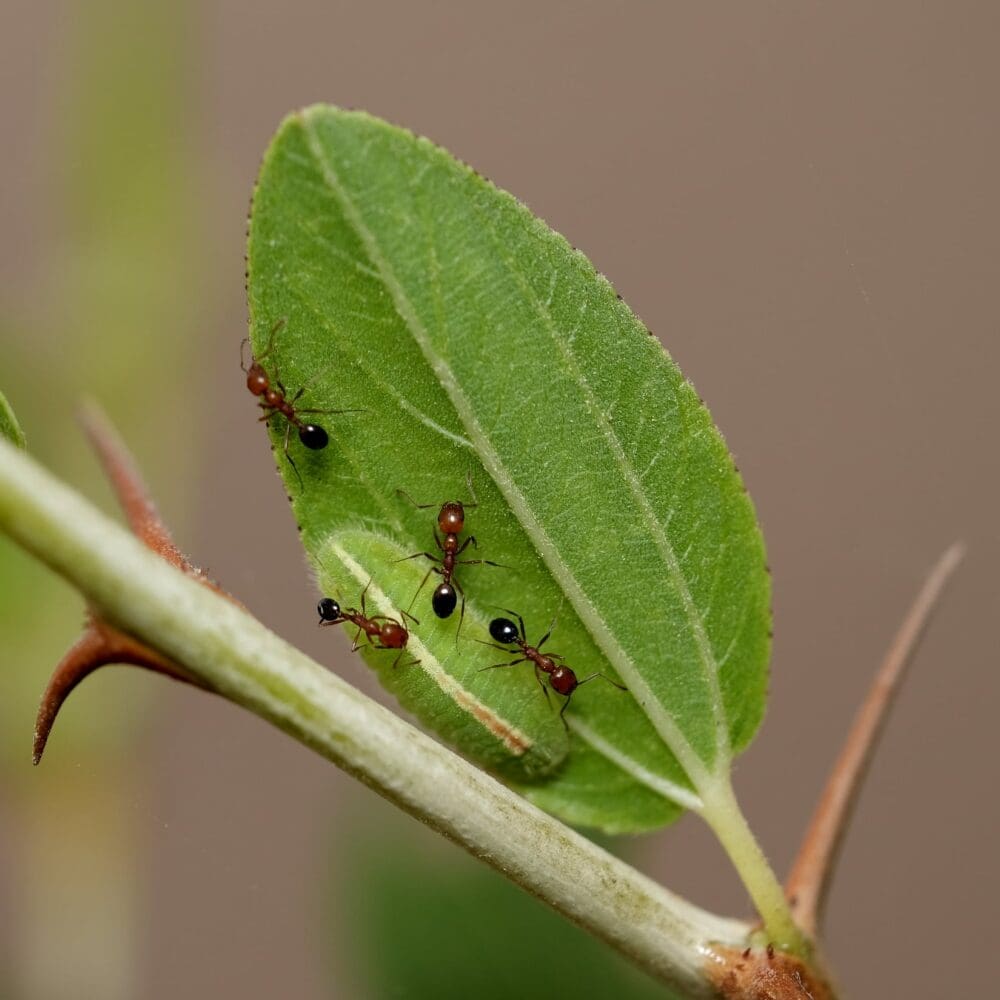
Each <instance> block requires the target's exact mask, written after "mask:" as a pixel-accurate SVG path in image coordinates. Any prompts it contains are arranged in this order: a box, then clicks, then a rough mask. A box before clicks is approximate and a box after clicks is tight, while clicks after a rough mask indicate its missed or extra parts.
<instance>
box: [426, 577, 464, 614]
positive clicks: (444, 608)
mask: <svg viewBox="0 0 1000 1000" xmlns="http://www.w3.org/2000/svg"><path fill="white" fill-rule="evenodd" d="M456 604H458V594H457V593H456V591H455V588H454V587H453V586H452V585H451V584H450V583H439V584H438V585H437V587H436V588H435V589H434V594H433V596H432V597H431V607H432V608H433V609H434V614H436V615H437V616H438V618H447V617H448V616H449V615H450V614H451V613H452V612H453V611H454V610H455V605H456Z"/></svg>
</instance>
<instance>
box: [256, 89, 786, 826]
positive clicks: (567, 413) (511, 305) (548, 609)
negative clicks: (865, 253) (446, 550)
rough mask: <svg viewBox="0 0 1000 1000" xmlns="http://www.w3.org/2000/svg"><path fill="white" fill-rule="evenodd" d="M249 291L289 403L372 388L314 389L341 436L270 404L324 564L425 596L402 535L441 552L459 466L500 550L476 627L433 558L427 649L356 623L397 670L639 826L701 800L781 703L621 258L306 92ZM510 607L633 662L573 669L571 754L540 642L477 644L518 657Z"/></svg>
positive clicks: (465, 495)
mask: <svg viewBox="0 0 1000 1000" xmlns="http://www.w3.org/2000/svg"><path fill="white" fill-rule="evenodd" d="M249 295H250V311H251V339H252V343H253V348H254V351H255V353H256V356H257V357H258V359H259V360H260V361H261V363H262V365H263V367H264V368H265V370H266V371H267V372H268V373H269V375H270V377H271V378H272V380H279V379H280V381H281V383H282V385H283V386H285V387H286V388H287V391H288V396H289V398H291V397H294V396H295V395H296V393H297V392H299V390H301V391H302V395H301V397H299V398H298V399H297V400H296V402H295V405H296V406H299V407H303V408H306V409H312V410H317V411H327V410H347V409H358V410H360V411H361V412H354V413H340V414H337V413H316V414H314V415H312V416H310V417H309V418H308V419H313V420H315V421H316V422H317V423H320V424H321V425H323V426H324V427H325V428H326V429H327V430H329V432H330V444H329V446H328V447H326V448H324V449H322V450H313V451H311V450H309V449H307V448H304V447H303V446H302V445H301V444H300V442H299V441H298V440H297V437H296V434H295V432H294V429H292V428H289V426H288V424H287V422H286V421H285V420H284V418H283V417H282V416H280V414H279V415H276V416H275V417H274V418H273V419H272V421H271V424H270V426H271V434H272V441H273V442H274V445H275V449H276V452H277V459H278V465H279V468H280V469H281V472H282V475H283V476H284V479H285V482H286V485H287V487H288V489H289V492H290V493H291V495H292V497H293V506H294V511H295V515H296V517H297V519H298V522H299V525H300V527H301V529H302V537H303V542H304V544H305V547H306V550H307V552H308V553H309V554H310V557H311V559H312V561H313V563H314V565H315V566H316V567H317V569H318V571H319V574H320V579H321V582H322V584H323V586H324V587H326V588H327V589H334V588H336V591H337V592H336V593H335V594H334V596H338V598H340V599H342V601H343V600H347V601H348V602H349V603H350V602H351V600H352V598H354V595H357V594H359V593H360V591H361V590H362V588H364V587H365V585H366V584H367V583H368V581H369V579H370V580H371V581H372V583H371V587H370V589H369V591H368V594H367V600H368V603H369V605H370V608H369V610H371V606H374V607H376V608H377V609H378V611H379V612H380V613H383V614H395V613H396V611H395V609H397V608H406V607H408V606H409V603H410V601H411V599H412V598H413V595H414V593H415V592H416V590H417V587H418V585H419V583H420V580H421V579H422V578H423V576H424V574H425V573H426V572H427V570H428V569H429V568H430V567H431V564H430V563H429V561H428V560H427V559H425V558H424V557H419V558H416V559H413V560H410V561H408V562H399V563H393V561H392V560H393V559H398V558H400V557H402V556H407V555H411V554H413V553H417V552H423V551H429V552H431V553H434V552H436V548H435V542H434V534H433V528H434V526H435V518H436V512H437V509H436V505H438V504H440V503H441V502H443V501H445V500H448V499H462V500H466V501H468V500H470V499H472V498H471V497H470V495H469V487H468V485H467V483H468V482H471V484H472V486H473V488H474V490H475V494H476V498H477V499H478V506H477V507H475V508H473V509H470V510H468V512H467V525H466V529H467V532H470V533H473V534H475V536H476V538H477V539H478V549H476V550H475V552H474V553H473V552H472V550H467V553H466V554H467V555H468V554H472V556H473V557H474V558H485V559H490V560H494V561H495V562H498V563H501V564H503V567H505V568H496V567H492V566H484V565H479V566H466V567H462V566H460V567H459V572H458V573H457V577H458V579H459V580H460V582H461V584H462V586H463V587H464V588H465V591H466V594H467V597H468V606H467V609H466V614H465V623H464V625H463V628H462V632H461V635H460V636H459V637H458V638H457V641H456V629H457V627H458V617H459V616H458V613H457V612H456V614H454V615H453V616H452V617H451V618H450V619H448V620H447V621H445V622H438V621H437V620H436V619H435V618H434V616H433V614H432V612H431V610H430V606H429V599H430V592H431V589H432V587H433V585H434V583H435V582H436V581H437V580H439V578H438V577H432V580H431V581H429V582H428V584H427V586H426V587H425V588H424V589H423V591H421V595H420V597H419V599H418V600H417V601H416V603H415V604H414V606H413V613H414V614H416V615H417V616H418V617H419V618H421V625H419V626H413V629H412V632H413V634H414V635H415V636H416V639H415V640H414V642H415V643H416V646H415V648H416V649H417V653H416V655H417V658H418V659H419V660H420V663H419V664H418V665H410V666H403V665H400V666H398V667H396V668H392V667H388V666H387V665H386V661H387V660H388V661H389V662H390V663H391V662H392V660H391V657H393V656H394V654H392V653H390V652H387V651H375V650H371V649H369V648H368V647H367V646H363V647H362V648H363V650H364V652H365V655H366V657H367V659H368V661H369V662H370V663H371V664H372V665H373V666H376V667H377V668H378V669H379V671H380V676H381V677H382V679H383V681H384V682H385V683H386V684H387V686H388V687H389V688H390V689H392V690H394V691H395V692H396V693H397V694H398V695H399V696H400V698H401V700H402V701H403V702H404V704H406V705H407V706H408V707H410V708H411V709H412V710H413V711H415V712H416V713H417V714H418V715H419V716H420V717H421V718H422V719H423V720H424V722H425V723H426V724H428V725H429V726H431V727H432V728H434V729H435V730H437V731H438V732H440V733H442V734H443V735H444V736H445V737H446V738H447V739H449V740H451V741H452V742H454V743H455V744H456V745H457V746H459V747H460V748H461V749H462V750H463V751H464V752H465V753H467V754H469V755H470V756H472V757H474V758H475V759H477V760H479V761H481V762H483V763H484V764H485V765H486V766H488V767H491V768H494V769H497V770H501V771H503V773H504V774H506V775H507V776H508V778H511V779H515V780H522V781H531V782H534V784H533V785H532V786H531V788H530V790H527V789H526V790H527V791H528V794H530V795H532V796H533V797H534V798H535V799H536V800H537V801H538V802H539V803H540V804H542V805H544V806H545V807H546V808H549V809H551V810H553V811H554V812H557V813H558V814H560V815H562V816H564V817H565V818H567V819H570V820H571V821H574V822H580V823H586V824H589V825H594V826H600V827H604V828H606V829H614V830H618V831H623V830H634V829H646V828H649V827H651V826H654V825H657V824H661V823H666V822H669V821H670V820H671V819H673V818H674V817H676V816H677V815H678V814H679V812H680V809H681V807H694V808H697V807H698V806H699V805H700V799H699V792H700V791H702V790H704V789H708V788H709V787H710V786H712V785H713V783H714V782H716V781H718V780H720V779H721V778H722V777H724V776H726V775H727V774H728V770H729V765H730V761H731V757H732V754H733V752H734V751H735V750H738V749H741V748H742V747H743V746H745V745H746V744H747V743H748V742H749V740H750V738H751V737H752V735H753V733H754V731H755V729H756V727H757V724H758V722H759V720H760V717H761V714H762V712H763V705H764V691H765V686H766V671H767V658H768V652H769V627H770V614H769V580H768V576H767V572H766V569H765V564H764V552H763V543H762V540H761V536H760V533H759V530H758V528H757V524H756V519H755V517H754V512H753V508H752V505H751V503H750V501H749V498H748V497H747V495H746V493H745V490H744V488H743V485H742V482H741V481H740V478H739V475H738V474H737V472H736V470H735V468H734V465H733V461H732V458H731V456H730V455H729V453H728V451H727V450H726V447H725V444H724V442H723V441H722V438H721V437H720V435H719V434H718V432H717V431H716V429H715V427H714V426H713V424H712V421H711V418H710V416H709V414H708V412H707V410H706V409H705V408H704V406H703V405H702V404H701V401H700V400H699V398H698V396H697V394H696V393H695V391H694V389H693V388H692V387H691V385H690V384H689V383H688V382H687V381H686V380H685V379H684V377H683V376H682V375H681V373H680V371H679V370H678V369H677V367H676V365H675V364H674V363H673V362H672V361H671V359H670V358H669V357H668V356H667V355H666V354H665V353H664V351H663V349H662V347H661V346H660V344H659V343H658V342H657V341H656V340H655V339H654V338H652V337H651V336H650V335H649V333H648V331H647V330H646V329H645V328H644V327H643V326H642V324H641V323H640V322H639V321H638V320H637V319H636V318H635V316H634V315H633V314H632V312H631V311H630V310H629V309H628V307H627V306H626V305H625V304H624V303H623V302H621V301H620V300H619V299H618V298H617V296H616V295H615V293H614V290H613V289H612V288H611V286H610V285H609V284H608V283H607V281H606V280H605V279H604V278H603V277H601V276H600V275H598V274H597V273H596V272H595V271H594V268H593V266H592V265H591V264H590V263H589V261H588V260H587V259H586V258H585V257H583V255H582V254H580V253H578V252H576V251H575V250H573V249H572V248H571V247H570V246H569V245H568V244H567V243H566V241H565V240H564V239H563V238H562V237H561V236H559V235H557V234H556V233H553V232H552V231H551V230H550V229H548V228H547V227H546V226H545V225H544V223H542V222H541V221H540V220H538V219H537V218H535V217H534V216H532V215H531V213H530V212H529V211H528V210H527V209H526V208H525V207H524V206H523V205H521V204H519V203H518V202H517V201H516V200H515V199H513V198H512V197H511V196H510V195H508V194H506V193H504V192H502V191H499V190H497V189H496V188H495V187H494V186H493V185H491V184H490V183H489V182H487V181H486V180H484V179H483V178H482V177H480V176H479V175H478V174H476V173H475V172H474V171H472V170H471V169H470V168H468V167H466V166H464V165H462V164H461V163H459V162H457V161H456V160H454V159H453V158H452V157H451V156H449V155H448V154H447V153H445V152H444V151H443V150H441V149H439V148H437V147H435V146H434V145H433V144H432V143H430V142H428V141H427V140H424V139H419V138H416V137H414V136H413V135H412V134H410V133H408V132H406V131H404V130H402V129H398V128H395V127H393V126H390V125H388V124H386V123H385V122H382V121H379V120H378V119H375V118H372V117H370V116H368V115H365V114H362V113H350V112H343V111H339V110H337V109H334V108H329V107H313V108H310V109H307V110H306V111H303V112H301V113H299V114H296V115H293V116H292V117H290V118H289V119H288V120H287V121H286V122H285V124H284V125H283V126H282V128H281V130H280V131H279V133H278V135H277V137H276V138H275V140H274V142H273V144H272V146H271V148H270V150H269V151H268V153H267V155H266V157H265V160H264V164H263V167H262V170H261V176H260V180H259V184H258V188H257V191H256V194H255V198H254V205H253V213H252V222H251V230H250V242H249ZM304 418H305V415H304ZM286 448H287V456H286V455H285V454H283V453H284V452H285V450H286ZM292 461H294V463H295V464H294V467H293V466H292V464H291V463H292ZM400 489H403V490H405V491H406V492H407V493H409V494H410V495H411V496H412V497H413V498H414V499H415V500H416V501H417V502H419V503H421V504H430V505H433V506H431V507H430V508H429V509H424V510H418V509H416V508H415V507H414V506H413V504H411V503H410V502H408V501H407V500H406V499H405V498H403V497H401V496H400V495H398V494H397V490H400ZM375 595H377V597H376V599H375V600H374V604H373V597H374V596H375ZM354 603H356V600H354ZM498 607H500V608H512V609H514V610H515V611H517V612H519V613H520V614H521V615H523V617H524V619H525V624H526V627H527V633H528V639H529V641H532V642H535V641H537V640H538V639H539V638H540V636H541V635H542V634H543V633H544V632H545V631H547V629H548V627H549V623H550V621H551V620H552V619H553V617H555V618H556V619H557V626H556V629H555V632H554V633H553V635H552V638H551V640H550V642H549V643H548V644H547V645H546V647H545V650H546V652H549V651H551V652H554V653H558V654H561V655H562V656H564V657H565V660H566V663H568V664H569V665H571V667H572V668H573V669H574V670H575V671H576V673H577V675H578V677H579V678H580V679H581V680H583V679H584V678H587V677H589V676H591V675H592V674H594V673H596V672H598V671H599V672H601V673H604V674H605V675H606V676H607V677H609V678H612V679H615V680H618V679H620V680H621V682H623V683H624V684H625V685H626V686H627V688H628V692H627V693H625V692H622V691H621V690H619V689H618V688H616V687H614V686H612V684H610V683H606V682H605V681H604V680H601V679H599V678H595V679H594V680H593V681H591V682H588V683H586V684H583V685H581V686H580V688H579V689H578V690H577V691H576V692H575V693H574V695H573V698H572V704H571V707H570V708H569V710H568V712H567V713H566V718H567V721H568V723H569V731H570V734H571V740H570V756H569V760H567V761H564V762H563V764H562V766H561V767H557V765H559V764H560V761H563V758H564V757H565V755H566V752H567V744H566V735H565V732H564V730H563V727H562V724H561V723H560V722H559V720H558V708H559V707H560V705H561V703H562V698H561V697H560V696H558V695H555V694H552V695H551V701H552V705H551V706H550V705H549V704H548V703H547V701H546V698H545V695H544V694H543V691H542V690H541V689H540V687H539V683H538V682H537V681H536V679H535V677H534V676H533V674H532V670H531V666H530V664H521V665H519V666H516V667H511V668H510V669H509V670H499V669H498V670H493V671H486V672H480V670H479V668H480V667H481V666H486V665H488V664H489V663H490V662H491V661H492V662H501V661H503V660H504V659H505V658H506V659H508V660H509V659H513V658H514V655H513V654H511V655H509V656H507V657H505V655H504V654H503V653H501V652H498V651H496V650H489V649H488V648H487V647H485V646H481V645H479V644H477V643H476V642H474V641H473V640H477V639H478V640H488V639H489V635H488V633H487V631H486V625H487V623H488V622H489V620H490V619H491V618H492V617H495V616H496V615H497V614H499V613H500V612H498V611H497V608H498ZM446 676H447V680H445V677H446ZM498 720H500V721H498ZM547 722H548V723H551V724H548V725H547V724H546V723H547ZM504 727H510V728H512V729H514V730H516V732H517V734H518V739H519V740H521V741H524V742H527V743H528V744H529V745H530V746H529V748H522V747H520V745H519V746H518V748H516V749H512V746H511V741H510V740H506V741H505V740H504V738H502V736H501V733H503V732H506V730H505V729H504ZM515 742H516V741H515ZM545 774H548V775H549V776H548V778H547V779H546V780H544V781H540V780H539V779H540V777H541V776H542V775H545Z"/></svg>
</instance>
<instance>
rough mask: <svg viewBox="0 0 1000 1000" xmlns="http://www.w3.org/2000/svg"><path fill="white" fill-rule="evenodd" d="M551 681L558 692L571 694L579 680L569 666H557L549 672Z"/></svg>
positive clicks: (553, 688) (554, 689)
mask: <svg viewBox="0 0 1000 1000" xmlns="http://www.w3.org/2000/svg"><path fill="white" fill-rule="evenodd" d="M549 683H550V684H551V685H552V690H553V691H555V692H556V693H557V694H565V695H571V694H572V693H573V692H574V691H575V690H576V689H577V687H578V683H579V682H578V681H577V679H576V674H574V673H573V671H572V670H570V668H569V667H556V669H555V670H553V671H552V673H551V674H549Z"/></svg>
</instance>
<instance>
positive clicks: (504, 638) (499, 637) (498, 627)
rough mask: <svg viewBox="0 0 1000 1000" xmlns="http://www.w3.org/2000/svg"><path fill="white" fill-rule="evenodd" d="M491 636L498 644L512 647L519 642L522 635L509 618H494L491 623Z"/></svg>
mask: <svg viewBox="0 0 1000 1000" xmlns="http://www.w3.org/2000/svg"><path fill="white" fill-rule="evenodd" d="M490 635H491V636H493V638H494V639H495V640H496V641H497V642H502V643H504V644H505V645H510V644H511V643H515V642H517V640H518V638H519V637H520V635H521V633H520V632H518V630H517V626H516V625H515V624H514V623H513V622H512V621H511V620H510V619H509V618H494V619H493V621H491V622H490Z"/></svg>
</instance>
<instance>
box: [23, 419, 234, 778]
mask: <svg viewBox="0 0 1000 1000" xmlns="http://www.w3.org/2000/svg"><path fill="white" fill-rule="evenodd" d="M80 420H81V422H82V424H83V426H84V429H85V430H86V432H87V437H88V438H89V439H90V443H91V444H92V445H93V447H94V449H95V451H96V452H97V454H98V457H99V458H100V461H101V465H102V467H103V468H104V472H105V474H106V475H107V477H108V479H109V480H110V481H111V486H112V489H113V490H114V492H115V495H116V497H117V498H118V502H119V503H120V504H121V507H122V510H123V511H124V513H125V518H126V520H127V521H128V524H129V527H130V528H131V529H132V532H133V534H135V535H136V536H137V537H138V538H139V540H140V541H141V542H143V544H145V545H146V546H147V548H149V549H151V550H152V551H153V552H155V553H156V554H157V555H158V556H160V558H162V559H165V560H166V561H167V562H168V563H170V564H171V565H173V566H176V567H177V568H178V569H180V570H182V571H183V572H185V573H186V574H187V575H188V576H190V577H192V578H193V579H195V580H197V581H198V582H199V583H201V584H203V585H204V586H206V587H209V588H211V589H212V590H214V591H216V592H217V593H220V594H222V595H223V596H224V597H228V598H229V599H230V600H231V601H233V602H234V603H239V602H237V601H236V600H235V599H234V598H232V597H230V595H229V594H227V593H226V592H225V591H224V590H222V588H221V587H219V586H218V585H217V584H215V583H213V582H212V581H211V580H209V579H208V578H207V577H206V576H205V574H204V573H202V571H201V570H200V569H197V568H196V567H195V566H193V565H192V564H191V563H190V562H189V561H188V560H187V559H186V558H185V557H184V555H183V554H182V553H181V552H180V550H179V549H178V548H177V546H176V545H174V542H173V539H172V538H171V535H170V531H169V530H168V528H167V526H166V525H165V524H164V523H163V521H162V520H161V519H160V515H159V513H158V512H157V510H156V505H155V504H154V503H153V500H152V498H151V497H150V495H149V491H148V490H147V489H146V484H145V483H144V482H143V480H142V477H141V476H140V474H139V470H138V467H137V466H136V464H135V461H134V460H133V458H132V456H131V455H130V454H129V451H128V449H127V448H126V447H125V444H124V443H123V442H122V440H121V438H120V437H119V435H118V433H117V431H116V430H115V429H114V427H113V426H112V425H111V423H110V421H109V420H108V418H107V417H106V416H105V414H104V413H103V411H102V410H101V409H100V408H99V407H98V406H97V405H96V404H94V403H91V404H88V405H87V406H86V407H85V408H84V410H83V411H82V412H81V414H80ZM108 663H127V664H130V665H131V666H136V667H143V668H144V669H146V670H154V671H156V672H157V673H160V674H165V675H166V676H167V677H173V678H174V679H175V680H179V681H185V682H187V683H188V684H193V685H194V686H196V687H200V688H202V689H204V690H207V688H206V686H205V684H204V683H203V682H202V681H200V680H199V679H198V678H196V677H195V676H194V675H193V674H190V673H188V672H187V671H186V670H184V669H183V668H181V667H179V666H178V665H177V664H176V663H173V662H171V661H170V660H168V659H167V658H166V657H164V656H162V655H161V654H159V653H157V652H156V651H155V650H153V649H150V648H149V647H148V646H146V645H144V644H143V643H142V642H140V641H139V640H138V639H134V638H132V636H129V635H126V634H125V633H124V632H121V631H119V630H118V629H117V628H115V627H114V626H112V625H109V624H108V623H107V622H105V621H104V620H103V619H102V618H101V617H100V616H99V615H98V614H97V613H95V612H91V613H90V615H89V620H88V623H87V627H86V628H85V629H84V632H83V635H81V636H80V638H79V639H77V641H76V642H75V643H74V644H73V645H72V646H71V647H70V649H69V650H68V651H67V652H66V655H65V656H63V658H62V660H60V662H59V665H58V666H57V667H56V669H55V671H54V672H53V674H52V677H51V678H50V680H49V683H48V687H47V688H46V689H45V694H44V695H43V696H42V703H41V705H40V706H39V709H38V718H37V720H36V723H35V740H34V753H33V760H34V762H35V763H36V764H37V763H38V762H39V761H40V760H41V759H42V754H43V752H44V751H45V744H46V743H47V742H48V738H49V733H51V731H52V726H53V724H54V722H55V719H56V716H57V715H58V714H59V709H60V708H61V707H62V704H63V702H64V701H65V700H66V698H67V697H68V696H69V694H70V692H71V691H72V690H73V689H74V688H75V687H76V686H77V684H79V683H80V681H82V680H83V679H84V678H85V677H87V676H89V675H90V674H92V673H93V672H94V671H95V670H96V669H97V668H98V667H102V666H104V665H105V664H108Z"/></svg>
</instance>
